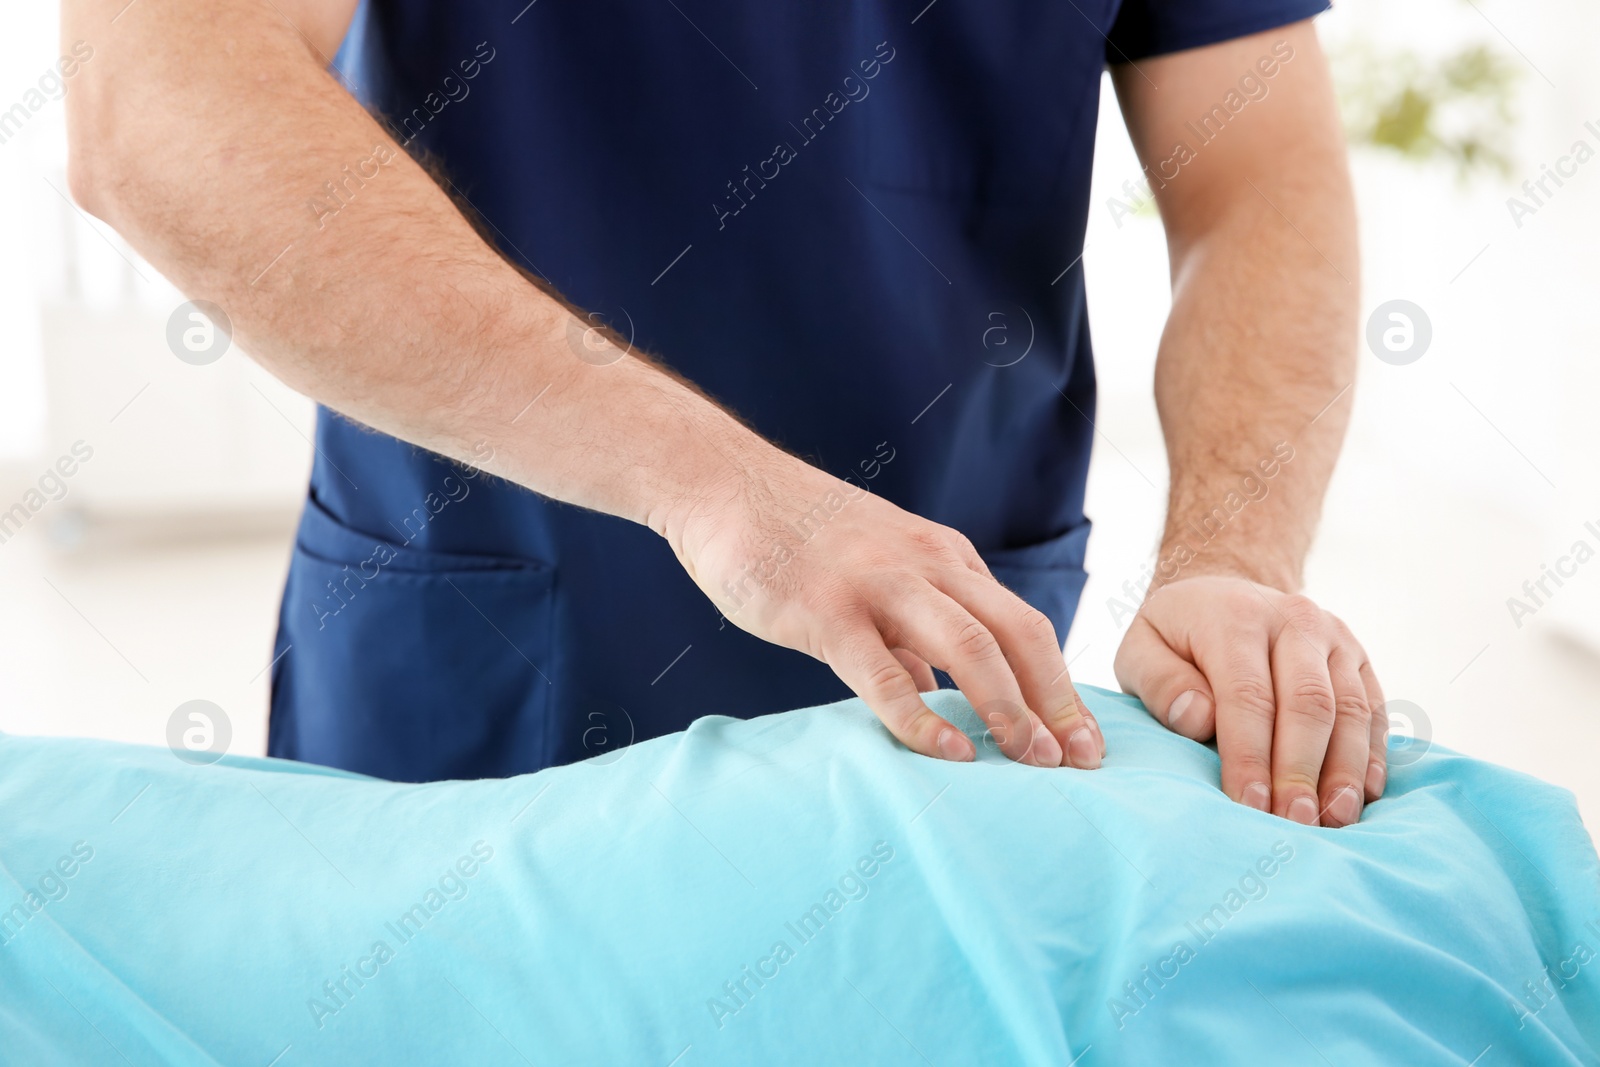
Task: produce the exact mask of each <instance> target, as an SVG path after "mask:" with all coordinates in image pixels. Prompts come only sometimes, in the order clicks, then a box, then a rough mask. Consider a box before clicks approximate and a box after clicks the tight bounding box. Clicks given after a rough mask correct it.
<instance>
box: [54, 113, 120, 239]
mask: <svg viewBox="0 0 1600 1067" xmlns="http://www.w3.org/2000/svg"><path fill="white" fill-rule="evenodd" d="M75 88H80V89H83V90H84V91H81V92H73V93H68V94H67V108H66V116H67V188H68V189H70V190H71V192H72V199H73V200H75V201H77V203H78V206H79V207H81V208H83V210H85V211H87V212H88V213H89V214H91V215H94V216H95V217H97V218H101V219H107V221H109V215H110V212H111V202H112V190H114V189H115V188H116V185H117V181H116V174H117V172H118V170H119V168H120V164H119V162H118V148H117V143H116V138H115V137H114V136H113V135H112V134H111V132H110V131H111V129H112V128H113V122H114V119H113V118H112V116H110V115H108V114H107V113H106V112H107V110H108V108H107V107H106V106H105V103H104V102H103V101H101V100H98V99H96V97H98V96H99V95H100V94H98V93H95V92H94V91H93V90H92V89H91V88H89V87H87V86H81V87H75Z"/></svg>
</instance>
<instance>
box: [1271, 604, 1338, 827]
mask: <svg viewBox="0 0 1600 1067" xmlns="http://www.w3.org/2000/svg"><path fill="white" fill-rule="evenodd" d="M1305 621H1306V622H1307V623H1309V625H1301V621H1300V620H1297V619H1295V618H1294V617H1293V616H1291V617H1290V618H1289V620H1288V624H1287V625H1285V626H1284V628H1283V629H1282V630H1280V631H1279V632H1278V636H1277V639H1276V640H1275V641H1274V642H1273V646H1272V690H1273V695H1274V697H1275V698H1276V700H1277V705H1278V707H1277V727H1276V730H1275V733H1274V736H1273V740H1272V810H1273V812H1274V814H1277V815H1281V816H1283V817H1284V818H1286V819H1292V820H1294V821H1295V822H1297V823H1301V824H1303V825H1306V826H1316V825H1317V824H1318V822H1319V821H1320V816H1321V804H1320V803H1319V802H1318V799H1317V798H1318V793H1317V784H1318V782H1319V780H1320V778H1321V772H1322V764H1323V760H1324V757H1326V755H1327V753H1328V739H1329V738H1330V737H1331V736H1332V733H1333V723H1334V717H1335V708H1334V694H1333V683H1332V681H1331V680H1330V679H1329V677H1328V653H1329V650H1328V648H1327V647H1326V646H1325V645H1324V644H1323V643H1322V641H1321V640H1320V635H1319V634H1318V632H1317V631H1316V630H1315V629H1314V626H1315V624H1314V623H1310V620H1305Z"/></svg>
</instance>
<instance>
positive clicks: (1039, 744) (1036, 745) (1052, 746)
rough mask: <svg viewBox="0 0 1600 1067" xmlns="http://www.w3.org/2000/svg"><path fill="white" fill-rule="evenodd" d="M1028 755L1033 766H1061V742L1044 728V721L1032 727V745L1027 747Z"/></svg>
mask: <svg viewBox="0 0 1600 1067" xmlns="http://www.w3.org/2000/svg"><path fill="white" fill-rule="evenodd" d="M1028 756H1029V758H1030V759H1031V760H1032V762H1033V765H1034V766H1035V767H1059V766H1061V744H1060V743H1059V742H1058V741H1057V740H1056V739H1055V737H1054V735H1052V734H1051V733H1050V731H1049V730H1046V729H1045V728H1044V723H1040V724H1039V725H1037V726H1035V727H1034V728H1033V745H1032V747H1030V748H1029V749H1028Z"/></svg>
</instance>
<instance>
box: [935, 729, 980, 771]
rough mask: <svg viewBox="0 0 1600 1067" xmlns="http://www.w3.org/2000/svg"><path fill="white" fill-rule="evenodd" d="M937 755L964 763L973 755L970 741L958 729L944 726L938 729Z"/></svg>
mask: <svg viewBox="0 0 1600 1067" xmlns="http://www.w3.org/2000/svg"><path fill="white" fill-rule="evenodd" d="M939 755H940V756H942V757H943V758H945V759H947V760H954V761H955V762H957V763H966V762H967V761H969V760H971V759H972V756H973V751H972V742H971V741H968V740H967V735H966V734H963V733H962V732H961V731H960V730H957V729H955V728H954V727H950V726H946V727H945V728H944V729H943V730H940V731H939Z"/></svg>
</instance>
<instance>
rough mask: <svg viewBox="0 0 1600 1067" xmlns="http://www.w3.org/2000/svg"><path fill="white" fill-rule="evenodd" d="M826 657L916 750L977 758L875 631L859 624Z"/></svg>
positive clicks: (942, 756) (938, 756) (964, 737)
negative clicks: (925, 698) (920, 693)
mask: <svg viewBox="0 0 1600 1067" xmlns="http://www.w3.org/2000/svg"><path fill="white" fill-rule="evenodd" d="M823 658H824V660H825V662H826V663H827V664H828V666H830V667H832V668H833V672H834V673H835V674H837V675H838V676H839V678H840V680H841V681H843V682H844V684H845V685H848V686H849V687H850V688H851V689H852V690H853V691H855V693H856V694H857V695H858V696H860V697H861V699H862V700H864V701H866V703H867V707H869V708H871V709H872V712H873V714H874V715H876V716H878V718H879V719H881V720H883V724H884V725H885V726H887V727H888V728H889V732H890V733H892V734H894V736H895V737H897V738H899V739H900V741H901V743H903V744H904V745H905V746H906V747H907V748H909V749H911V751H913V752H920V753H921V754H922V755H924V756H932V757H934V758H936V759H947V760H956V761H958V762H965V761H967V760H971V759H973V758H974V756H976V754H977V753H976V750H975V749H974V748H973V747H972V742H971V741H970V740H968V738H967V735H966V734H963V733H962V732H961V731H960V730H957V729H956V728H955V727H954V726H952V725H950V723H948V722H946V721H945V720H944V719H941V718H940V717H939V716H937V715H935V714H934V713H933V711H932V710H930V709H929V707H928V706H927V705H926V704H924V703H923V702H922V698H921V697H920V696H918V695H917V686H916V683H915V682H914V681H913V680H912V677H911V675H910V674H909V673H908V672H907V670H906V668H905V665H904V664H903V663H902V662H901V661H900V660H899V659H898V658H897V657H896V656H895V655H894V654H893V653H891V652H890V651H889V649H888V647H887V646H886V645H885V644H884V641H883V635H882V634H880V633H879V632H878V631H877V629H876V628H875V627H873V626H871V625H870V624H866V623H862V624H861V625H858V626H857V627H855V628H854V629H853V630H851V631H850V632H848V633H846V634H844V635H842V636H841V637H840V638H839V640H838V643H837V644H835V645H833V646H831V647H829V648H827V649H825V650H824V656H823Z"/></svg>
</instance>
